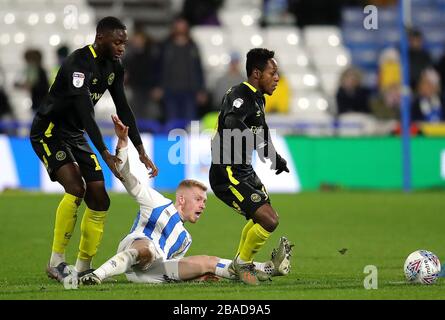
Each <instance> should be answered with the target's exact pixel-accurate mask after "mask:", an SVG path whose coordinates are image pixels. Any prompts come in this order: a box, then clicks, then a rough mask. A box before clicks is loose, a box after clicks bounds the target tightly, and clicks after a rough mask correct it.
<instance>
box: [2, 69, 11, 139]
mask: <svg viewBox="0 0 445 320" xmlns="http://www.w3.org/2000/svg"><path fill="white" fill-rule="evenodd" d="M6 91H7V90H6V76H5V73H4V72H3V69H2V68H1V67H0V120H3V119H6V118H12V117H13V112H12V108H11V105H10V103H9V98H8V96H7V94H6ZM0 133H12V132H9V130H7V129H6V128H5V127H3V126H2V125H1V123H0Z"/></svg>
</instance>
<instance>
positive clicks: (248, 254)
mask: <svg viewBox="0 0 445 320" xmlns="http://www.w3.org/2000/svg"><path fill="white" fill-rule="evenodd" d="M270 235H271V232H269V231H267V230H266V229H264V228H263V227H262V226H261V225H259V224H258V223H255V224H254V225H253V226H252V227H251V228H250V230H249V231H248V232H247V236H246V240H245V241H244V244H243V246H242V248H241V250H240V254H239V259H241V260H242V261H246V262H251V261H253V256H254V255H255V253H257V252H258V250H260V249H261V247H262V246H263V245H264V244H265V243H266V240H267V239H268V238H269V236H270Z"/></svg>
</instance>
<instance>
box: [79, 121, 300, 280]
mask: <svg viewBox="0 0 445 320" xmlns="http://www.w3.org/2000/svg"><path fill="white" fill-rule="evenodd" d="M112 119H113V123H114V128H115V132H116V135H117V137H118V138H119V139H118V144H117V148H116V149H117V150H116V154H117V157H119V159H120V160H121V161H122V163H120V164H118V170H119V172H120V173H121V175H122V176H123V177H124V182H123V184H124V186H125V188H126V189H127V191H128V193H129V194H130V195H131V196H133V197H134V199H135V200H136V201H137V202H138V203H139V205H140V210H139V213H138V215H137V217H136V219H135V221H134V224H133V227H132V228H131V231H130V234H128V235H127V236H126V237H125V238H124V239H123V240H122V241H121V242H120V244H119V247H118V250H117V252H118V253H117V254H116V255H115V256H114V257H112V258H111V259H109V260H108V261H106V262H105V263H104V264H103V265H102V266H100V267H99V268H98V269H96V270H95V271H94V272H92V273H89V274H87V275H84V276H82V277H81V278H80V279H79V281H80V282H81V283H82V284H86V285H88V284H100V283H101V282H102V281H103V280H104V279H106V278H109V277H111V276H115V275H118V274H122V273H125V275H126V277H127V279H128V280H129V281H131V282H137V283H160V282H169V281H185V280H192V279H203V278H202V276H206V275H214V276H217V277H223V278H228V279H235V278H236V275H235V274H234V273H233V272H232V271H231V269H232V268H230V264H231V262H232V261H231V260H228V259H221V258H218V257H215V256H206V255H201V256H189V257H184V255H185V253H186V251H187V250H188V249H189V247H190V244H191V243H192V239H191V235H190V234H189V233H188V231H187V230H186V229H185V228H184V223H185V222H191V223H196V222H197V221H198V219H199V218H200V217H201V215H202V213H203V212H204V209H205V205H206V200H207V194H206V191H207V187H206V186H205V185H204V184H202V183H201V182H199V181H196V180H184V181H182V182H181V183H180V184H179V187H178V188H177V190H176V202H175V203H173V202H172V201H171V200H169V199H167V198H165V197H164V196H163V195H161V194H160V193H159V192H157V191H156V190H154V189H152V188H150V187H148V186H144V185H142V184H141V183H140V181H139V180H138V179H137V178H136V177H135V176H134V175H133V174H132V173H131V172H130V166H129V160H128V153H127V146H128V127H126V126H125V125H124V124H123V123H122V122H121V121H120V120H119V118H118V117H117V116H112ZM291 251H292V245H291V244H290V242H289V241H288V240H287V239H286V238H285V237H282V238H280V243H279V247H278V248H277V249H274V251H273V252H272V258H271V260H270V261H267V262H265V263H255V268H256V269H257V272H258V273H259V274H260V275H261V279H263V280H266V279H269V278H270V277H271V276H280V275H286V274H288V273H289V270H290V255H291ZM204 278H205V277H204ZM213 278H214V279H215V278H216V277H213Z"/></svg>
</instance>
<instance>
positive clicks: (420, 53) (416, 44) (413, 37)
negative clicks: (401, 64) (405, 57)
mask: <svg viewBox="0 0 445 320" xmlns="http://www.w3.org/2000/svg"><path fill="white" fill-rule="evenodd" d="M408 41H409V63H410V68H409V77H410V86H411V89H413V90H416V88H417V81H418V80H419V78H420V75H421V74H422V72H423V70H424V69H426V68H428V67H431V66H433V61H432V60H431V56H430V54H429V53H428V51H426V50H425V49H424V48H423V36H422V33H421V32H420V31H419V30H417V29H410V30H408Z"/></svg>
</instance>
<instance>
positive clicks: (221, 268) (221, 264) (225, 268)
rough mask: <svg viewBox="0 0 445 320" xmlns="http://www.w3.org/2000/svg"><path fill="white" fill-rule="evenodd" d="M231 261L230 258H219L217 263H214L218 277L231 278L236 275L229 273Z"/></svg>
mask: <svg viewBox="0 0 445 320" xmlns="http://www.w3.org/2000/svg"><path fill="white" fill-rule="evenodd" d="M231 263H232V260H228V259H219V261H218V263H217V264H216V268H215V274H216V275H217V276H218V277H222V278H226V279H233V278H235V277H236V276H234V275H231V274H230V272H229V265H230V264H231Z"/></svg>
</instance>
